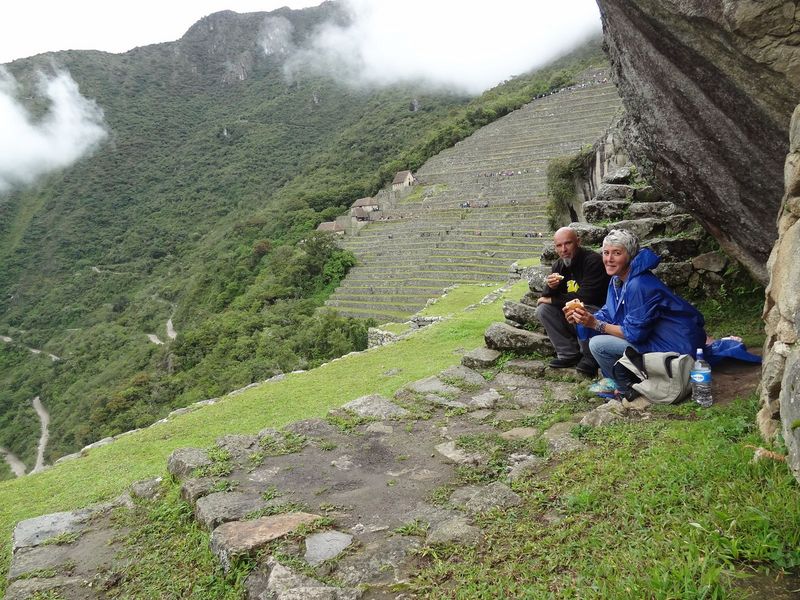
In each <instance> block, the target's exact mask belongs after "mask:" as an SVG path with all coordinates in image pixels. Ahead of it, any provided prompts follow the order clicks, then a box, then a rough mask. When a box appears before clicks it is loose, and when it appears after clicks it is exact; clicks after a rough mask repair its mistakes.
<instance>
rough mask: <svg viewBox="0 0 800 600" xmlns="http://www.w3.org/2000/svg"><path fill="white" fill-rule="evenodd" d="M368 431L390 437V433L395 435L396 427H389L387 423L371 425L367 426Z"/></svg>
mask: <svg viewBox="0 0 800 600" xmlns="http://www.w3.org/2000/svg"><path fill="white" fill-rule="evenodd" d="M366 431H367V433H381V434H387V435H388V434H390V433H394V427H392V426H391V425H387V424H386V423H370V424H369V425H367V429H366Z"/></svg>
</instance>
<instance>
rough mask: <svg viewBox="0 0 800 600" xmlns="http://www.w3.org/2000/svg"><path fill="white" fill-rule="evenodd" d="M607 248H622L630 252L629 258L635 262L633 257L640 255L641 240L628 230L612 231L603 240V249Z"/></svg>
mask: <svg viewBox="0 0 800 600" xmlns="http://www.w3.org/2000/svg"><path fill="white" fill-rule="evenodd" d="M606 246H622V247H623V248H625V250H626V251H627V252H628V257H629V258H630V259H631V260H633V257H634V256H636V255H637V254H639V238H637V237H636V235H634V234H633V233H631V232H630V231H628V230H627V229H612V230H611V231H609V232H608V235H607V236H606V237H605V238H604V239H603V247H604V248H605V247H606Z"/></svg>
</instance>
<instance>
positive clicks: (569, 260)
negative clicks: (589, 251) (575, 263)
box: [561, 256, 572, 267]
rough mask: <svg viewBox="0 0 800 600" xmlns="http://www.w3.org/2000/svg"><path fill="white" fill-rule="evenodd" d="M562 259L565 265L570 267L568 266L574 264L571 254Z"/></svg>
mask: <svg viewBox="0 0 800 600" xmlns="http://www.w3.org/2000/svg"><path fill="white" fill-rule="evenodd" d="M561 260H562V261H563V262H564V266H565V267H568V266H570V265H571V264H572V257H571V256H570V257H569V258H562V259H561Z"/></svg>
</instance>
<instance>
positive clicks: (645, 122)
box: [598, 0, 800, 283]
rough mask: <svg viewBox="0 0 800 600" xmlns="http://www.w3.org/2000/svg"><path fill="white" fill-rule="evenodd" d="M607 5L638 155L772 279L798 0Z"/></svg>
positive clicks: (799, 57)
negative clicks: (771, 256) (770, 264)
mask: <svg viewBox="0 0 800 600" xmlns="http://www.w3.org/2000/svg"><path fill="white" fill-rule="evenodd" d="M598 5H599V6H600V12H601V16H602V21H603V29H604V33H605V42H606V45H607V48H608V53H609V58H610V59H611V63H612V74H613V77H614V78H615V81H616V83H617V86H618V88H619V90H620V94H621V96H622V99H623V103H624V105H625V109H626V113H627V115H628V119H627V121H626V123H625V137H626V142H627V148H628V150H629V152H630V154H631V156H632V158H633V161H634V162H635V163H636V165H637V166H639V167H640V168H641V169H642V170H643V171H644V172H645V173H646V174H647V175H650V176H654V177H655V179H656V182H657V184H658V185H659V186H660V187H663V188H664V189H672V190H675V191H676V192H678V194H677V195H676V197H675V198H674V200H675V202H676V203H679V204H681V205H683V206H685V207H686V208H687V209H688V210H689V211H690V212H691V214H692V215H693V216H695V217H696V218H697V219H698V220H699V221H700V222H701V223H702V224H703V226H704V227H705V228H706V229H707V230H708V231H709V232H710V233H711V234H712V235H713V236H714V237H715V238H716V239H717V240H718V242H719V244H720V246H721V247H722V248H723V250H725V252H726V253H727V254H728V255H730V256H732V257H734V258H736V259H737V260H738V261H739V262H741V263H742V264H744V265H745V266H746V267H747V268H748V270H749V271H750V272H751V273H752V274H753V275H754V276H755V277H756V278H757V279H758V280H760V281H761V282H763V283H766V282H767V279H768V276H767V269H766V262H767V258H768V256H769V253H770V251H771V249H772V246H773V243H774V241H775V239H776V237H777V230H776V228H775V219H776V217H777V216H778V212H779V209H780V206H781V202H780V199H781V195H782V193H783V189H782V187H783V186H782V181H781V180H782V175H783V174H782V172H781V165H783V162H784V157H785V155H786V139H787V137H788V125H789V118H790V116H791V114H792V111H793V109H794V106H795V104H796V103H797V98H798V97H800V44H798V41H797V35H798V33H797V17H796V12H795V11H796V9H797V7H796V3H794V2H786V1H784V0H763V1H761V2H754V1H746V2H730V1H725V2H708V1H707V0H598Z"/></svg>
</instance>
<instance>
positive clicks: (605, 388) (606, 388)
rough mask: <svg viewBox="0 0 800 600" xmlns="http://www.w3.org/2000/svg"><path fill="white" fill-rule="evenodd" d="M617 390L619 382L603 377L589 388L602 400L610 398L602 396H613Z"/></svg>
mask: <svg viewBox="0 0 800 600" xmlns="http://www.w3.org/2000/svg"><path fill="white" fill-rule="evenodd" d="M616 389H617V382H616V381H614V380H613V379H611V378H609V377H603V378H602V379H601V380H600V381H596V382H595V383H593V384H592V385H590V386H589V391H590V392H592V393H593V394H595V395H597V396H600V397H601V398H606V397H608V396H601V394H611V395H612V396H613V395H614V391H615V390H616Z"/></svg>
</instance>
